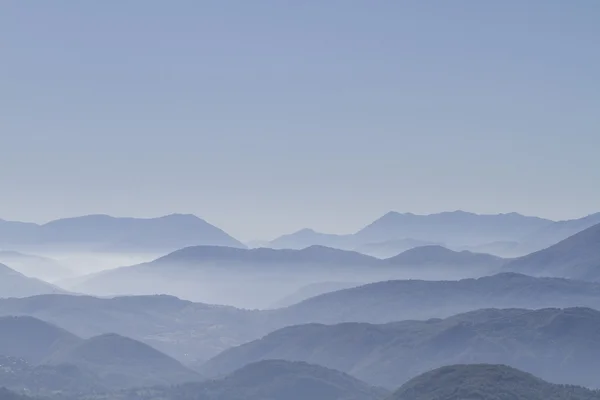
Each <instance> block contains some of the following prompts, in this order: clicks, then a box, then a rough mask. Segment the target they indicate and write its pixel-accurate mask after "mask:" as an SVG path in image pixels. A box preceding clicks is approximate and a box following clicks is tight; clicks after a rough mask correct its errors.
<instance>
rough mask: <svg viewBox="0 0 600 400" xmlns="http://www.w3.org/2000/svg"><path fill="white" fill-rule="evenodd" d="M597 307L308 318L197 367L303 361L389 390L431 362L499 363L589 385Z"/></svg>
mask: <svg viewBox="0 0 600 400" xmlns="http://www.w3.org/2000/svg"><path fill="white" fill-rule="evenodd" d="M598 341H600V312H599V311H596V310H592V309H589V308H569V309H556V308H553V309H541V310H534V311H531V310H523V309H504V310H499V309H488V310H478V311H473V312H470V313H466V314H460V315H456V316H453V317H450V318H446V319H432V320H425V321H402V322H395V323H390V324H384V325H372V324H364V323H355V322H353V323H345V324H337V325H319V324H308V325H298V326H292V327H287V328H283V329H281V330H278V331H275V332H273V333H270V334H269V335H267V336H265V337H264V338H262V339H259V340H256V341H253V342H250V343H248V344H244V345H241V346H238V347H234V348H232V349H229V350H226V351H225V352H223V353H222V354H220V355H218V356H217V357H215V358H213V359H212V360H210V361H208V362H207V363H206V364H205V365H204V366H203V367H202V371H203V372H204V373H207V374H209V373H212V374H222V373H228V372H230V371H233V370H235V369H237V368H239V367H240V366H243V365H246V364H248V363H254V362H257V361H260V360H266V359H286V360H294V361H305V362H309V363H314V364H318V365H323V366H326V367H328V368H334V369H338V370H340V371H344V372H346V373H349V374H351V375H353V376H356V377H357V378H359V379H361V380H364V381H365V382H368V383H370V384H372V385H376V386H383V387H387V388H390V389H393V388H395V387H398V386H399V385H400V384H402V383H403V382H405V381H407V380H408V379H410V378H412V377H414V376H416V375H418V374H420V373H423V372H426V371H428V370H430V369H433V368H437V367H440V366H444V365H449V364H457V363H494V364H496V363H500V364H507V365H511V366H513V367H516V368H520V369H523V370H525V371H528V372H531V373H534V374H536V375H538V376H540V377H542V378H544V379H548V380H550V381H552V382H559V383H570V384H578V385H586V386H593V385H596V383H597V374H596V371H598V369H600V348H598V346H597V345H596V343H597V342H598Z"/></svg>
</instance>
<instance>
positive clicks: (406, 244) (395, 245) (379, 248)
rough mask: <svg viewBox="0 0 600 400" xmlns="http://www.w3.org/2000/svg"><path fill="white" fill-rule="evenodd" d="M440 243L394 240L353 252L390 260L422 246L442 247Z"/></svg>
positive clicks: (363, 247)
mask: <svg viewBox="0 0 600 400" xmlns="http://www.w3.org/2000/svg"><path fill="white" fill-rule="evenodd" d="M442 245H443V244H442V243H436V242H428V241H424V240H416V239H396V240H386V241H384V242H376V243H366V244H363V245H360V246H358V247H356V248H355V249H354V250H355V251H358V252H359V253H363V254H367V255H370V256H373V257H377V258H390V257H394V256H397V255H398V254H400V253H403V252H405V251H407V250H410V249H414V248H415V247H423V246H442Z"/></svg>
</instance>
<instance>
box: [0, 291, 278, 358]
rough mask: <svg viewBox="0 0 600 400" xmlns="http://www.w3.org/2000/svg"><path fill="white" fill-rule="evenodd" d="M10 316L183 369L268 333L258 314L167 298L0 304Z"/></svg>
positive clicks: (59, 298) (64, 298)
mask: <svg viewBox="0 0 600 400" xmlns="http://www.w3.org/2000/svg"><path fill="white" fill-rule="evenodd" d="M12 315H26V316H31V317H35V318H38V319H41V320H43V321H47V322H49V323H51V324H54V325H57V326H60V327H62V328H64V329H66V330H68V331H69V332H72V333H73V334H75V335H77V336H79V337H82V338H90V337H94V336H98V335H102V334H105V333H117V334H119V335H122V336H126V337H130V338H132V339H135V340H138V341H141V342H143V343H146V344H148V345H150V346H152V347H153V348H155V349H157V350H159V351H161V352H163V353H166V354H168V355H170V356H171V357H174V358H176V359H178V360H179V361H183V362H185V363H191V362H194V361H197V360H206V359H207V358H209V357H211V356H214V355H215V354H217V353H219V352H220V351H222V350H224V349H226V348H228V347H231V346H235V345H238V344H241V343H245V342H247V341H249V340H253V339H256V338H258V337H260V336H262V335H264V334H266V333H267V332H269V330H272V329H271V326H269V325H267V324H266V319H267V315H265V314H263V313H258V312H255V311H245V310H238V309H235V308H233V307H224V306H213V305H207V304H200V303H192V302H189V301H184V300H180V299H177V298H175V297H171V296H138V297H118V298H94V297H88V296H70V295H43V296H35V297H27V298H11V299H0V316H12ZM49 337H51V336H49ZM7 343H8V342H7ZM0 354H1V353H0Z"/></svg>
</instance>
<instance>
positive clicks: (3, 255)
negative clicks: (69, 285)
mask: <svg viewBox="0 0 600 400" xmlns="http://www.w3.org/2000/svg"><path fill="white" fill-rule="evenodd" d="M0 263H3V264H6V265H8V266H10V268H12V269H14V270H15V271H17V272H20V273H22V274H23V275H26V276H29V277H32V278H38V279H41V280H43V281H46V282H55V281H58V280H60V279H65V278H69V277H72V276H73V275H74V273H73V271H71V270H70V269H69V268H67V267H65V266H63V265H61V264H60V263H59V262H58V261H56V260H53V259H51V258H48V257H41V256H37V255H32V254H23V253H20V252H17V251H9V250H4V251H0Z"/></svg>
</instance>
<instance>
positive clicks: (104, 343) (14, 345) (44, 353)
mask: <svg viewBox="0 0 600 400" xmlns="http://www.w3.org/2000/svg"><path fill="white" fill-rule="evenodd" d="M0 356H1V357H3V358H2V360H1V361H2V363H0V365H2V368H0V385H5V386H8V387H9V388H20V387H23V388H28V389H29V390H31V391H39V392H43V391H44V390H47V391H56V390H63V391H67V390H78V391H79V390H83V388H88V390H93V389H97V388H104V389H106V388H126V387H135V386H145V385H158V384H177V383H182V382H189V381H197V380H199V379H200V376H199V375H198V374H197V373H196V372H193V371H191V370H190V369H188V368H186V367H184V366H183V365H182V364H181V363H180V362H179V361H176V360H175V359H173V358H171V357H169V356H167V355H165V354H163V353H161V352H159V351H158V350H155V349H153V348H152V347H150V346H148V345H146V344H143V343H141V342H138V341H136V340H133V339H129V338H126V337H122V336H119V335H116V334H105V335H101V336H97V337H93V338H90V339H87V340H84V339H82V338H80V337H77V336H76V335H74V334H72V333H70V332H67V331H65V330H64V329H61V328H58V327H56V326H54V325H52V324H49V323H47V322H44V321H41V320H39V319H36V318H33V317H28V316H19V317H1V318H0ZM75 380H77V381H79V382H78V383H77V384H75V383H74V381H75ZM61 382H62V383H61ZM61 385H64V386H61Z"/></svg>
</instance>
